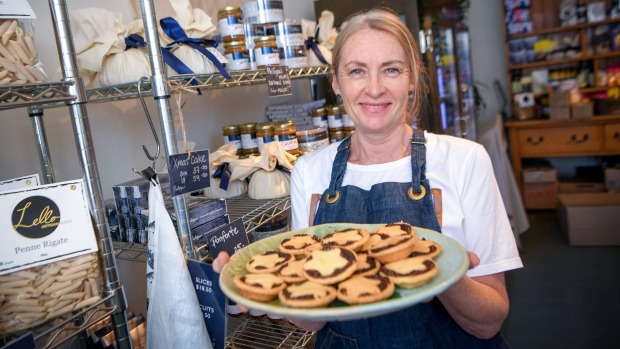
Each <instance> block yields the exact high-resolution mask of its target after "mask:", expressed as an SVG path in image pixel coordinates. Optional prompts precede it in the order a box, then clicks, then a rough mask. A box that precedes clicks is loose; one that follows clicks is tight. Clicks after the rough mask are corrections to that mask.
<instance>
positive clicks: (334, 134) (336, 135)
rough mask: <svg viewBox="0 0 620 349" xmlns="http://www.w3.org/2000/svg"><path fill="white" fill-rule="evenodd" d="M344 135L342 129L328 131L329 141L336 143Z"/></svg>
mask: <svg viewBox="0 0 620 349" xmlns="http://www.w3.org/2000/svg"><path fill="white" fill-rule="evenodd" d="M344 138H345V137H344V131H343V130H336V131H332V130H330V131H329V143H336V142H340V141H341V140H343V139H344Z"/></svg>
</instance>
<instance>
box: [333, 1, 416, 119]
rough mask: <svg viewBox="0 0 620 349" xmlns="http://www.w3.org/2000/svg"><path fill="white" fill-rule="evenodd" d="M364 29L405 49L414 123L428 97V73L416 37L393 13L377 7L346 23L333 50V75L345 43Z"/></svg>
mask: <svg viewBox="0 0 620 349" xmlns="http://www.w3.org/2000/svg"><path fill="white" fill-rule="evenodd" d="M364 29H373V30H380V31H383V32H386V33H388V34H390V35H392V36H393V37H394V38H396V40H398V42H399V43H400V45H401V46H402V47H403V49H404V51H405V55H406V57H407V61H408V65H409V67H408V68H409V71H410V72H411V79H412V83H413V96H410V97H411V98H410V103H409V112H408V114H407V122H408V123H412V122H413V119H414V118H415V116H416V115H417V114H418V112H419V111H420V106H421V97H422V96H423V95H425V93H422V92H424V89H426V86H425V84H424V79H422V76H423V74H425V70H424V66H423V64H422V59H421V58H420V53H419V52H420V51H419V49H418V45H417V43H416V41H415V39H414V38H413V35H411V32H410V31H409V29H408V28H407V27H406V26H405V24H403V22H402V21H401V20H400V18H399V17H398V16H397V15H396V14H395V13H394V12H393V11H392V10H389V9H386V8H376V9H372V10H366V11H360V12H358V13H355V14H353V15H351V16H350V17H348V18H347V19H346V20H345V21H344V23H343V24H342V26H341V27H340V32H339V33H338V36H337V37H336V43H335V44H334V48H333V49H332V76H334V77H336V76H337V75H338V68H339V65H340V58H341V55H342V48H343V46H344V45H345V43H346V42H347V41H348V39H349V38H350V37H351V36H353V34H355V33H357V32H359V31H360V30H364ZM368 49H369V50H372V43H368Z"/></svg>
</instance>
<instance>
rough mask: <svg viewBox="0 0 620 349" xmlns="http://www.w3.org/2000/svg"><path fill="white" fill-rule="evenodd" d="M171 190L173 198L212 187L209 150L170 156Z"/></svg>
mask: <svg viewBox="0 0 620 349" xmlns="http://www.w3.org/2000/svg"><path fill="white" fill-rule="evenodd" d="M168 163H169V171H170V189H171V194H170V195H172V196H177V195H181V194H185V193H190V192H193V191H196V190H200V189H203V188H206V187H208V186H209V185H210V172H209V150H208V149H207V150H199V151H193V152H191V153H190V154H189V156H188V155H187V153H183V154H174V155H170V161H169V162H168Z"/></svg>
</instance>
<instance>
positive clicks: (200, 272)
mask: <svg viewBox="0 0 620 349" xmlns="http://www.w3.org/2000/svg"><path fill="white" fill-rule="evenodd" d="M187 268H188V269H189V273H190V275H191V276H192V283H193V284H194V290H195V291H196V295H197V296H198V303H200V310H201V311H202V314H203V316H204V320H205V324H206V325H207V332H209V337H211V342H213V348H215V349H224V339H225V337H226V296H225V295H224V292H222V289H221V288H220V282H219V278H220V275H219V274H218V273H216V272H214V271H213V267H212V266H211V265H210V264H205V263H200V262H197V261H193V260H191V259H189V260H187Z"/></svg>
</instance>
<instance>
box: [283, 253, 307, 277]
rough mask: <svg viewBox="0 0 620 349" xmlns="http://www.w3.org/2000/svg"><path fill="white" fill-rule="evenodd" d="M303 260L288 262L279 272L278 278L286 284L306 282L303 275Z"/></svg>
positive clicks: (304, 261)
mask: <svg viewBox="0 0 620 349" xmlns="http://www.w3.org/2000/svg"><path fill="white" fill-rule="evenodd" d="M305 263H306V260H305V259H300V260H296V261H292V262H289V263H288V264H287V265H286V266H285V267H284V268H282V269H281V270H280V277H282V279H283V280H284V281H286V282H287V283H295V282H302V281H305V280H306V275H304V264H305Z"/></svg>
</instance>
